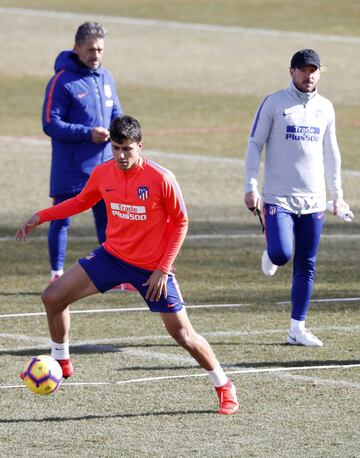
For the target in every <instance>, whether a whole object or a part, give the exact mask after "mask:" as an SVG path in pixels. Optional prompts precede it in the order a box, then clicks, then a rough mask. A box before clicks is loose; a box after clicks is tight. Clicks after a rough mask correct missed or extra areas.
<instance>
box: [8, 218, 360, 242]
mask: <svg viewBox="0 0 360 458" xmlns="http://www.w3.org/2000/svg"><path fill="white" fill-rule="evenodd" d="M344 224H347V223H344ZM259 238H261V239H263V238H264V235H263V234H261V233H259V234H254V233H251V234H248V233H246V234H245V233H243V234H190V235H187V236H186V239H185V242H186V241H196V240H224V239H229V240H230V239H259ZM321 238H322V239H327V240H341V239H345V240H358V239H360V234H346V233H342V234H322V236H321ZM27 240H28V241H33V242H43V241H46V240H47V236H46V235H38V236H33V235H32V236H30V237H29V238H28V239H27ZM69 240H83V241H84V242H95V243H98V242H97V239H96V237H95V236H93V235H69ZM11 241H15V236H11V235H4V236H2V237H0V242H11Z"/></svg>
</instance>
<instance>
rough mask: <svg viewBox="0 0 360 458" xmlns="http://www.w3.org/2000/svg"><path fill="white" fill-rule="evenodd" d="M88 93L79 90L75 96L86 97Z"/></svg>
mask: <svg viewBox="0 0 360 458" xmlns="http://www.w3.org/2000/svg"><path fill="white" fill-rule="evenodd" d="M87 95H88V92H81V93H80V94H78V95H77V98H78V99H83V98H84V97H86V96H87Z"/></svg>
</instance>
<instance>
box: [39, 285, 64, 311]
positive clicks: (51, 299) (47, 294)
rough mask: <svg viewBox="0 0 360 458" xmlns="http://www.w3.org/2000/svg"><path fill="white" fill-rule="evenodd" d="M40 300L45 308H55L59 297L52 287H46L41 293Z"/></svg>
mask: <svg viewBox="0 0 360 458" xmlns="http://www.w3.org/2000/svg"><path fill="white" fill-rule="evenodd" d="M41 301H42V303H43V304H44V306H45V308H46V309H48V308H52V309H53V308H56V307H57V306H58V305H59V302H60V301H59V297H58V294H57V293H56V291H54V289H53V288H51V286H50V287H47V288H46V289H45V290H44V291H43V292H42V294H41Z"/></svg>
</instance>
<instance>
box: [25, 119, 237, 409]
mask: <svg viewBox="0 0 360 458" xmlns="http://www.w3.org/2000/svg"><path fill="white" fill-rule="evenodd" d="M110 138H111V145H112V152H113V155H114V159H113V160H110V161H108V162H105V163H104V164H101V165H99V166H97V167H96V168H95V169H94V171H93V172H92V174H91V176H90V178H89V180H88V182H87V183H86V185H85V187H84V189H83V190H82V191H81V192H80V194H78V195H77V196H75V197H73V198H71V199H68V200H66V201H64V202H61V203H59V204H58V205H55V206H53V207H50V208H47V209H44V210H41V211H39V212H37V213H35V214H34V215H33V216H31V218H29V219H28V220H27V221H25V222H24V224H23V225H22V226H21V227H20V229H19V230H18V231H17V233H16V238H17V239H18V240H25V239H26V236H27V235H28V234H29V233H30V232H32V231H33V230H34V229H35V228H36V226H38V225H39V224H42V223H44V222H45V221H52V220H55V219H62V218H65V217H68V216H72V215H75V214H78V213H80V212H83V211H85V210H87V209H89V208H91V207H93V206H94V205H95V203H96V202H98V201H99V200H100V199H103V200H104V202H105V204H106V209H107V216H108V226H107V230H106V241H105V242H104V243H103V244H102V245H101V246H100V247H99V248H97V249H96V250H95V251H93V252H92V253H90V254H89V255H88V256H86V257H85V258H82V259H80V260H79V261H78V262H77V263H76V264H74V265H73V266H72V267H70V269H69V270H67V271H66V272H65V273H64V275H62V276H61V277H60V278H59V279H58V280H57V281H56V282H53V283H51V284H50V285H49V286H48V287H47V288H46V289H45V290H44V292H43V293H42V296H41V299H42V301H43V303H44V305H45V309H46V313H47V318H48V324H49V330H50V335H51V339H52V350H51V356H53V357H54V358H55V359H57V360H58V361H59V363H60V365H61V366H62V369H63V374H64V377H69V376H70V375H72V373H73V367H72V363H71V360H70V355H69V331H70V312H69V305H70V304H72V303H73V302H75V301H77V300H79V299H82V298H84V297H87V296H90V295H92V294H95V293H98V292H101V293H104V292H105V291H108V290H110V289H111V288H113V287H114V286H115V285H118V284H119V283H130V284H132V285H133V286H134V287H136V288H137V289H138V291H139V293H140V294H141V295H142V297H143V298H144V300H145V302H146V303H147V305H148V307H149V309H150V310H151V311H152V312H159V313H160V316H161V318H162V320H163V322H164V325H165V327H166V329H167V331H168V333H169V334H170V335H171V337H173V338H174V340H175V341H176V342H177V343H178V344H179V345H181V346H182V347H183V348H185V349H186V350H187V351H188V352H189V353H190V354H191V356H192V357H193V358H194V359H195V360H196V361H197V362H198V363H199V364H200V366H201V367H203V368H204V369H205V370H206V371H208V373H209V376H210V378H211V380H212V382H213V385H214V387H215V389H216V392H217V394H218V397H219V404H220V406H219V410H218V412H219V413H220V414H234V413H236V412H237V410H238V409H239V404H238V401H237V398H236V390H235V386H234V385H233V383H232V382H231V381H230V380H229V379H228V378H227V376H226V374H225V373H224V371H223V369H222V368H221V366H220V364H219V362H218V360H217V359H216V356H215V355H214V352H213V350H212V348H211V347H210V345H209V343H208V342H207V341H206V340H205V339H204V338H203V337H201V336H200V335H199V334H197V333H196V332H195V330H194V329H193V327H192V325H191V323H190V321H189V318H188V316H187V313H186V309H185V307H184V303H183V299H182V296H181V292H180V289H179V286H178V283H177V282H176V279H175V276H174V273H173V271H172V265H173V263H174V261H175V258H176V256H177V254H178V252H179V250H180V247H181V245H182V243H183V241H184V238H185V235H186V232H187V228H188V219H187V213H186V207H185V203H184V200H183V197H182V194H181V190H180V187H179V185H178V183H177V181H176V179H175V176H174V175H173V174H172V173H171V172H170V171H169V170H167V169H165V168H163V167H161V166H160V165H158V164H156V163H154V162H152V161H150V160H148V159H145V158H144V157H142V156H140V152H141V150H142V147H143V141H142V132H141V127H140V124H139V123H138V121H137V120H136V119H134V118H132V117H131V116H126V115H124V116H121V117H119V118H116V119H114V120H113V121H112V123H111V127H110Z"/></svg>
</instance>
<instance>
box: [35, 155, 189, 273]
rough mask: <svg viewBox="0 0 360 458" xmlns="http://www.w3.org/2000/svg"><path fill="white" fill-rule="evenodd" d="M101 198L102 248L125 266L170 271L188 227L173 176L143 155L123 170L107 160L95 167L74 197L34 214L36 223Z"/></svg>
mask: <svg viewBox="0 0 360 458" xmlns="http://www.w3.org/2000/svg"><path fill="white" fill-rule="evenodd" d="M100 199H104V201H105V204H106V209H107V216H108V225H107V229H106V241H105V242H104V243H103V247H104V248H105V250H107V251H108V252H109V253H111V254H112V255H113V256H115V257H117V258H120V259H121V260H123V261H125V262H128V263H129V264H133V265H135V266H138V267H142V268H144V269H149V270H156V269H159V270H161V271H163V272H167V273H169V272H170V271H171V266H172V264H173V262H174V260H175V258H176V256H177V254H178V252H179V250H180V247H181V245H182V243H183V241H184V238H185V235H186V232H187V228H188V219H187V213H186V207H185V203H184V199H183V197H182V194H181V190H180V187H179V185H178V183H177V181H176V178H175V176H174V175H173V173H171V172H170V171H169V170H167V169H165V168H163V167H161V166H160V165H158V164H156V163H155V162H152V161H150V160H148V159H145V158H142V157H140V161H139V164H137V165H136V166H134V167H132V168H131V169H130V170H127V171H122V170H120V169H119V168H118V166H117V165H116V163H115V161H114V160H110V161H108V162H105V163H104V164H101V165H99V166H97V167H95V169H94V170H93V172H92V174H91V176H90V178H89V180H88V182H87V184H86V186H85V187H84V189H83V190H82V191H81V192H80V193H79V194H78V195H77V196H76V197H73V198H71V199H68V200H66V201H64V202H61V203H60V204H58V205H55V206H54V207H49V208H46V209H44V210H41V211H39V212H38V213H37V214H38V215H39V216H40V224H42V223H44V222H45V221H52V220H54V219H63V218H66V217H68V216H72V215H76V214H78V213H81V212H83V211H85V210H87V209H89V208H91V207H93V206H94V205H95V204H96V202H98V201H99V200H100Z"/></svg>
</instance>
